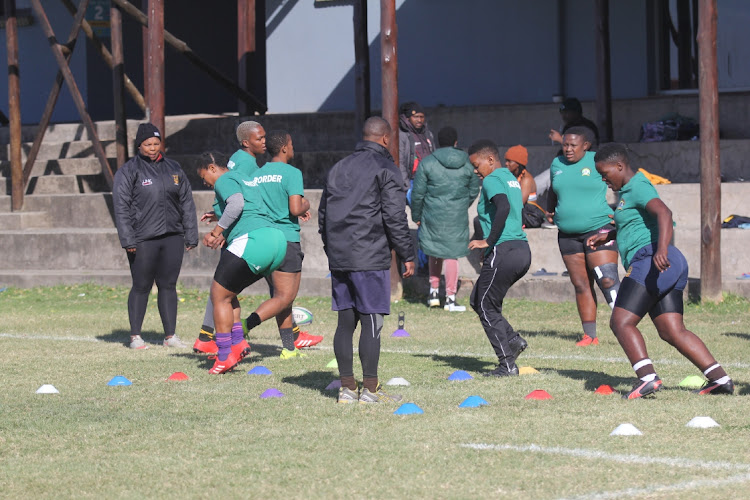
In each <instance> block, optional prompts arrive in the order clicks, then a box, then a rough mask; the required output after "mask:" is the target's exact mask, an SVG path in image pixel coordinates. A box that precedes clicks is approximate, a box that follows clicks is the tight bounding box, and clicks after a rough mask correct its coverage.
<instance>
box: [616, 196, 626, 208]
mask: <svg viewBox="0 0 750 500" xmlns="http://www.w3.org/2000/svg"><path fill="white" fill-rule="evenodd" d="M617 210H625V198H620V203H618V204H617Z"/></svg>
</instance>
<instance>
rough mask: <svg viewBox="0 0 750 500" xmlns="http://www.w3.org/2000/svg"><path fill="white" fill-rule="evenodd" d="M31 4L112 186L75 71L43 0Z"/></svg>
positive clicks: (107, 166) (83, 0)
mask: <svg viewBox="0 0 750 500" xmlns="http://www.w3.org/2000/svg"><path fill="white" fill-rule="evenodd" d="M85 1H87V0H82V3H83V2H85ZM31 6H32V7H33V8H34V12H35V13H36V17H37V20H38V21H39V24H40V26H41V28H42V31H44V35H45V36H46V37H47V40H49V43H50V48H51V49H52V55H54V57H55V61H56V62H57V66H58V67H59V68H60V71H61V72H62V74H63V78H64V79H65V83H66V85H67V86H68V90H69V91H70V96H71V98H72V99H73V103H74V104H75V106H76V109H77V110H78V115H79V116H80V117H81V120H82V121H83V124H84V126H85V127H86V131H87V132H88V134H89V138H90V139H91V145H92V149H93V150H94V154H95V155H96V157H97V159H98V160H99V164H100V165H101V166H102V173H103V174H104V178H105V180H106V181H107V184H108V185H109V187H110V188H111V187H112V177H113V175H112V169H111V168H110V166H109V162H108V161H107V156H106V155H105V154H104V149H103V148H102V143H101V142H99V136H98V135H97V133H96V127H95V126H94V122H93V121H92V120H91V116H89V113H88V111H86V103H85V102H84V101H83V96H81V91H80V90H78V85H77V84H76V80H75V77H74V76H73V72H72V71H71V70H70V66H68V61H67V59H66V58H65V55H64V54H63V51H62V49H61V48H60V44H59V43H57V38H56V37H55V32H54V30H53V29H52V25H50V22H49V19H48V18H47V13H46V12H44V8H43V7H42V4H41V0H31Z"/></svg>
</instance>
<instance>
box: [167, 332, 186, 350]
mask: <svg viewBox="0 0 750 500" xmlns="http://www.w3.org/2000/svg"><path fill="white" fill-rule="evenodd" d="M164 347H177V348H180V349H187V348H188V347H189V346H188V345H187V344H186V343H184V342H183V341H182V340H180V338H179V337H178V336H177V335H172V336H171V337H169V338H166V339H164Z"/></svg>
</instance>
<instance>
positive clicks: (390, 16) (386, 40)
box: [360, 0, 403, 301]
mask: <svg viewBox="0 0 750 500" xmlns="http://www.w3.org/2000/svg"><path fill="white" fill-rule="evenodd" d="M380 65H381V68H382V78H381V83H380V85H381V89H382V91H381V93H382V98H383V118H384V119H385V120H386V121H387V122H388V123H390V124H391V135H390V136H389V140H388V151H390V153H391V156H393V161H394V163H396V165H398V28H397V26H396V0H380ZM360 126H361V125H360ZM390 277H391V301H395V300H401V298H402V297H403V285H402V284H401V269H400V266H399V265H398V259H397V257H396V252H395V251H391V269H390Z"/></svg>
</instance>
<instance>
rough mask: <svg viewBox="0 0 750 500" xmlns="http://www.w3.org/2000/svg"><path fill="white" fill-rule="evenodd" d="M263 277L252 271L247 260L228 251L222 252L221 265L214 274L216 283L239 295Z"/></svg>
mask: <svg viewBox="0 0 750 500" xmlns="http://www.w3.org/2000/svg"><path fill="white" fill-rule="evenodd" d="M262 277H263V275H261V274H255V273H254V272H252V271H251V270H250V267H249V266H248V265H247V262H245V259H243V258H241V257H237V256H236V255H234V254H233V253H232V252H229V251H227V250H222V251H221V258H220V259H219V265H218V266H216V272H214V281H215V282H217V283H218V284H220V285H221V286H223V287H224V288H226V289H227V290H229V291H230V292H233V293H236V294H239V293H240V292H241V291H242V290H244V289H245V288H247V287H249V286H250V285H252V284H253V283H255V282H256V281H258V280H259V279H261V278H262Z"/></svg>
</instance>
